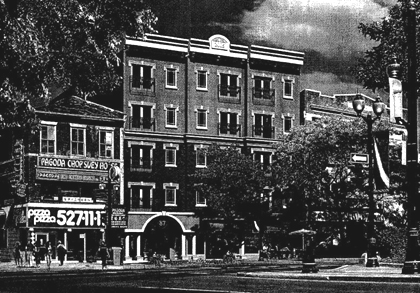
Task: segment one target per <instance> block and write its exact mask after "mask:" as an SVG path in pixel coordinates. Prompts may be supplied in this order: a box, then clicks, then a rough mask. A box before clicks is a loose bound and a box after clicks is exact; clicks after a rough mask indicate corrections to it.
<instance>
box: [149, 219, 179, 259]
mask: <svg viewBox="0 0 420 293" xmlns="http://www.w3.org/2000/svg"><path fill="white" fill-rule="evenodd" d="M144 236H145V241H144V247H143V251H147V252H149V253H154V252H156V253H158V254H161V255H165V257H166V258H170V257H174V256H175V255H177V256H180V255H181V237H182V228H181V226H180V225H179V223H178V222H177V221H176V220H175V219H173V218H171V217H168V216H160V217H156V218H154V219H153V220H152V221H150V223H149V224H148V225H147V227H146V229H145V231H144ZM171 254H172V255H171Z"/></svg>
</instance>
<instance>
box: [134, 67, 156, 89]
mask: <svg viewBox="0 0 420 293" xmlns="http://www.w3.org/2000/svg"><path fill="white" fill-rule="evenodd" d="M131 67H132V76H131V88H132V89H138V90H153V91H154V85H155V79H154V78H153V68H154V66H153V65H143V64H131Z"/></svg>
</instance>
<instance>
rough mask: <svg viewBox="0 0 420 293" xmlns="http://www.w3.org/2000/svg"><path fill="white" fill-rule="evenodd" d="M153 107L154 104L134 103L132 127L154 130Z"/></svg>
mask: <svg viewBox="0 0 420 293" xmlns="http://www.w3.org/2000/svg"><path fill="white" fill-rule="evenodd" d="M153 109H154V106H152V105H132V117H131V128H136V129H141V130H154V129H155V118H154V117H153Z"/></svg>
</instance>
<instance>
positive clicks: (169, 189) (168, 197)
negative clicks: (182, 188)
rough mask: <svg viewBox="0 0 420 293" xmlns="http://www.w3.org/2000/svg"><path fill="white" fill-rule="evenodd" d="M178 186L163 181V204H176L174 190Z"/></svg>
mask: <svg viewBox="0 0 420 293" xmlns="http://www.w3.org/2000/svg"><path fill="white" fill-rule="evenodd" d="M178 188H179V185H178V184H174V183H164V184H163V189H164V190H165V206H176V191H177V189H178Z"/></svg>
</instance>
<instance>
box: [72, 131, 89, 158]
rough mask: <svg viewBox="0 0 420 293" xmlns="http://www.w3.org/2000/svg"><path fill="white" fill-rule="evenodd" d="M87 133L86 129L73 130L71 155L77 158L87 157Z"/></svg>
mask: <svg viewBox="0 0 420 293" xmlns="http://www.w3.org/2000/svg"><path fill="white" fill-rule="evenodd" d="M85 132H86V129H84V128H75V127H72V128H71V136H70V141H71V154H72V155H76V156H84V155H85Z"/></svg>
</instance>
